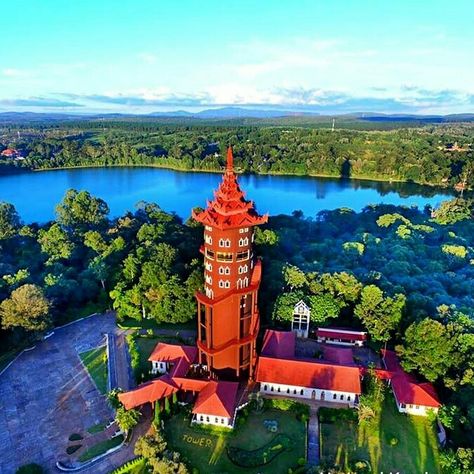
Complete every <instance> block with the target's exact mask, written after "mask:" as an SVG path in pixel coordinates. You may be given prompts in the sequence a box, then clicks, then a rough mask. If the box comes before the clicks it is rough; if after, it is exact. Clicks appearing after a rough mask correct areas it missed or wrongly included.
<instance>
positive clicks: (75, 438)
mask: <svg viewBox="0 0 474 474" xmlns="http://www.w3.org/2000/svg"><path fill="white" fill-rule="evenodd" d="M81 439H84V438H83V437H82V435H80V434H79V433H73V434H72V435H71V436H69V441H81Z"/></svg>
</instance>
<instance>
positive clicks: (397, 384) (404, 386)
mask: <svg viewBox="0 0 474 474" xmlns="http://www.w3.org/2000/svg"><path fill="white" fill-rule="evenodd" d="M382 356H383V361H384V364H385V367H387V370H389V371H391V372H392V374H393V375H392V377H391V378H392V390H393V393H394V394H395V397H396V399H397V400H398V402H399V403H404V404H405V405H421V406H426V407H433V408H438V407H440V406H441V402H440V400H439V398H438V395H437V394H436V390H435V388H434V387H433V385H432V384H431V383H429V382H418V380H417V379H416V377H414V376H413V375H411V374H407V373H406V372H405V371H404V370H403V367H402V366H401V365H400V361H399V360H398V357H397V354H396V353H395V352H394V351H390V350H385V349H382Z"/></svg>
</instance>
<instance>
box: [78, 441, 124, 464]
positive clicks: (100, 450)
mask: <svg viewBox="0 0 474 474" xmlns="http://www.w3.org/2000/svg"><path fill="white" fill-rule="evenodd" d="M122 441H123V435H118V436H115V438H111V439H106V440H105V441H101V442H100V443H97V444H94V445H93V446H91V447H90V448H89V449H87V450H86V451H84V452H83V453H82V454H81V455H80V456H79V461H81V462H85V461H89V459H93V458H95V457H96V456H99V455H101V454H104V453H105V452H106V451H108V450H109V449H112V448H115V447H116V446H118V445H119V444H120V443H121V442H122Z"/></svg>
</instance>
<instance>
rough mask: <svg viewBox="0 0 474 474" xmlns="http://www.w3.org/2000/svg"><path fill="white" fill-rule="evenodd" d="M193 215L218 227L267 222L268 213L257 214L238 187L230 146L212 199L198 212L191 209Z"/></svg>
mask: <svg viewBox="0 0 474 474" xmlns="http://www.w3.org/2000/svg"><path fill="white" fill-rule="evenodd" d="M193 217H194V219H196V220H197V221H198V222H201V223H202V224H205V225H210V226H212V227H218V228H219V229H232V228H237V227H243V226H254V225H258V224H264V223H265V222H267V220H268V215H267V214H265V215H263V216H261V215H259V214H258V213H257V211H256V209H255V207H254V203H253V201H247V200H246V199H245V193H244V192H243V191H242V190H241V189H240V186H239V183H238V181H237V175H236V174H235V172H234V157H233V154H232V148H231V147H229V148H228V149H227V165H226V169H225V172H224V176H223V177H222V182H221V184H220V185H219V187H218V188H217V190H216V191H214V199H213V200H212V201H208V202H207V208H206V209H205V210H204V211H202V212H199V213H197V212H194V211H193Z"/></svg>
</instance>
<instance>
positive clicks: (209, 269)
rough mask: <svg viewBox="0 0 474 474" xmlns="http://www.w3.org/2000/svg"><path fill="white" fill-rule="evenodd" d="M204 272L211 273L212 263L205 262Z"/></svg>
mask: <svg viewBox="0 0 474 474" xmlns="http://www.w3.org/2000/svg"><path fill="white" fill-rule="evenodd" d="M206 270H207V271H208V272H212V263H209V262H206Z"/></svg>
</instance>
